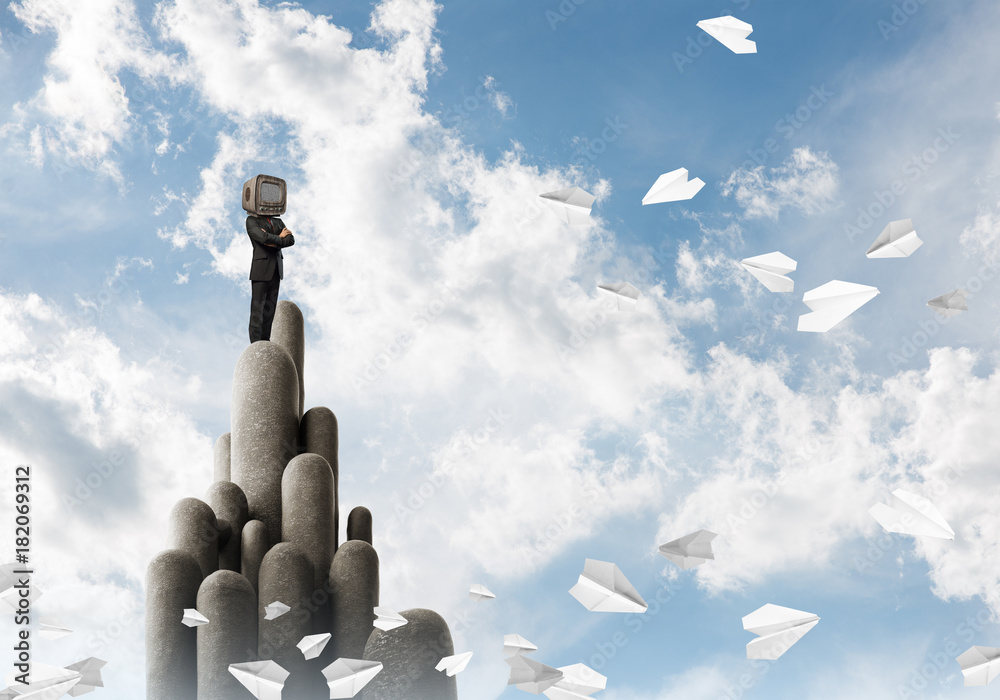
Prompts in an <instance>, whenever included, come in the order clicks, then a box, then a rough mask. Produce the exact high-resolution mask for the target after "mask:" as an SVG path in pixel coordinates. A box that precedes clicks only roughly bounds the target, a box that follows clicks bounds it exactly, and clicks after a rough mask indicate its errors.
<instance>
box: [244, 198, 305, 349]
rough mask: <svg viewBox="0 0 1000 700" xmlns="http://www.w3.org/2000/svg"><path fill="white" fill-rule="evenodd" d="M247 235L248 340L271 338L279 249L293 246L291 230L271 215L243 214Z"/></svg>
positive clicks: (280, 270) (277, 285)
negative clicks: (249, 248) (250, 255)
mask: <svg viewBox="0 0 1000 700" xmlns="http://www.w3.org/2000/svg"><path fill="white" fill-rule="evenodd" d="M247 235H248V236H250V242H251V243H253V262H251V263H250V342H251V343H255V342H257V341H258V340H270V339H271V322H272V321H273V320H274V310H275V308H277V306H278V287H279V286H280V284H281V279H282V277H283V270H282V267H281V261H282V259H283V257H284V256H283V255H282V253H281V249H282V248H287V247H288V246H290V245H295V238H294V237H293V236H292V232H291V230H289V229H288V228H286V227H285V224H283V223H282V221H281V219H279V218H277V217H274V216H254V215H253V214H251V215H250V216H248V217H247Z"/></svg>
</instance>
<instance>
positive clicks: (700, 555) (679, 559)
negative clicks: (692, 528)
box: [660, 530, 718, 569]
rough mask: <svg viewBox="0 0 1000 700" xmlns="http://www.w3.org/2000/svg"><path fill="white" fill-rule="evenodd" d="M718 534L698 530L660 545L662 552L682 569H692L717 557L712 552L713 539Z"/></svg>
mask: <svg viewBox="0 0 1000 700" xmlns="http://www.w3.org/2000/svg"><path fill="white" fill-rule="evenodd" d="M716 537H718V535H716V534H715V533H714V532H709V531H708V530H698V532H692V533H691V534H690V535H684V537H681V538H679V539H676V540H672V541H670V542H667V543H666V544H661V545H660V554H662V555H663V556H665V557H666V558H667V559H669V560H670V561H672V562H673V563H674V564H676V565H677V566H679V567H681V568H682V569H692V568H694V567H696V566H698V565H699V564H704V563H705V562H706V561H708V560H709V559H715V555H714V554H712V540H714V539H715V538H716Z"/></svg>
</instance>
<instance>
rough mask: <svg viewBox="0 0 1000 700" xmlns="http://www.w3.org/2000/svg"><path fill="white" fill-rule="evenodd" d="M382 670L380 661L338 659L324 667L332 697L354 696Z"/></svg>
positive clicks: (324, 674)
mask: <svg viewBox="0 0 1000 700" xmlns="http://www.w3.org/2000/svg"><path fill="white" fill-rule="evenodd" d="M381 670H382V663H381V662H379V661H365V660H363V659H344V658H341V659H337V660H336V661H334V662H333V663H332V664H330V665H329V666H327V667H326V668H324V669H323V676H324V677H325V678H326V684H327V685H328V686H330V697H331V698H353V697H354V696H355V695H357V694H358V693H360V692H361V689H362V688H364V687H365V686H366V685H368V683H369V682H370V681H371V679H372V678H374V677H375V676H377V675H378V674H379V672H380V671H381Z"/></svg>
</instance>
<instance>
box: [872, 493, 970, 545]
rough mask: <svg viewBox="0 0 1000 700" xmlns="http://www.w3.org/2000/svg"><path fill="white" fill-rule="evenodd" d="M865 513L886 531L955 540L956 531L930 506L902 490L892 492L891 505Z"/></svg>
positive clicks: (879, 505)
mask: <svg viewBox="0 0 1000 700" xmlns="http://www.w3.org/2000/svg"><path fill="white" fill-rule="evenodd" d="M868 512H869V513H870V514H871V516H872V517H873V518H875V519H876V520H877V521H878V524H879V525H881V526H882V527H883V528H884V529H885V531H886V532H898V533H900V534H901V535H913V536H915V537H938V538H940V539H943V540H953V539H955V531H954V530H952V529H951V526H950V525H948V523H947V522H946V521H945V519H944V518H943V517H942V516H941V514H940V513H939V512H938V510H937V508H935V507H934V504H933V503H931V502H930V501H929V500H927V499H926V498H924V497H923V496H919V495H917V494H915V493H910V492H909V491H904V490H903V489H896V490H895V491H893V492H892V505H886V504H885V503H876V504H875V505H873V506H872V507H871V508H869V509H868Z"/></svg>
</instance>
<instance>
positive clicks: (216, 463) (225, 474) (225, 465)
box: [212, 433, 233, 481]
mask: <svg viewBox="0 0 1000 700" xmlns="http://www.w3.org/2000/svg"><path fill="white" fill-rule="evenodd" d="M232 446H233V442H232V433H223V434H222V435H220V436H219V439H218V440H216V441H215V450H214V452H213V454H212V467H213V471H214V477H213V479H212V480H213V481H229V480H230V478H231V477H230V474H231V472H230V453H231V450H232Z"/></svg>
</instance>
